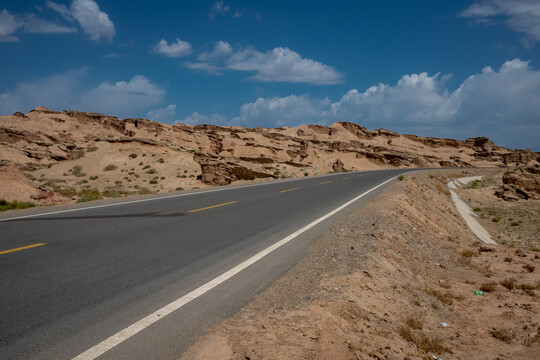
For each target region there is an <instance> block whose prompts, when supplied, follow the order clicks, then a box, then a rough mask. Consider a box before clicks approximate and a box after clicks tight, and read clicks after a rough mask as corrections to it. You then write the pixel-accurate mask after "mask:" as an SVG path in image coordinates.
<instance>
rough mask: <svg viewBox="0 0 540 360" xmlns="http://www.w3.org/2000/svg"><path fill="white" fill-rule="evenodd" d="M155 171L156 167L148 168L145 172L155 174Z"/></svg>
mask: <svg viewBox="0 0 540 360" xmlns="http://www.w3.org/2000/svg"><path fill="white" fill-rule="evenodd" d="M156 172H157V171H156V169H150V170H148V171H147V172H146V173H147V174H155V173H156Z"/></svg>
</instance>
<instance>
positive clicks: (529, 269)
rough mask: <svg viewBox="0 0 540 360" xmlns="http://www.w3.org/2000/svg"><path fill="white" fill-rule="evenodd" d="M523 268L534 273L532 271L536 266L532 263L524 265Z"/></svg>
mask: <svg viewBox="0 0 540 360" xmlns="http://www.w3.org/2000/svg"><path fill="white" fill-rule="evenodd" d="M523 268H524V269H525V270H527V271H528V272H530V273H532V272H533V271H534V270H535V269H536V267H534V266H533V265H531V264H527V265H523Z"/></svg>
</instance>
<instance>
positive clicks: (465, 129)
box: [232, 59, 540, 151]
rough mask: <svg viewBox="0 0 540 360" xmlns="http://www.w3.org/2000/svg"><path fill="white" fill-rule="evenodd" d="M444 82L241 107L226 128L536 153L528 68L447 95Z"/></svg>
mask: <svg viewBox="0 0 540 360" xmlns="http://www.w3.org/2000/svg"><path fill="white" fill-rule="evenodd" d="M449 77H450V76H449V75H446V76H442V77H441V76H440V75H439V74H434V75H431V76H430V75H429V74H427V73H420V74H408V75H403V76H402V77H401V79H399V80H398V81H397V83H395V84H394V85H390V84H378V85H374V86H371V87H369V88H367V89H366V90H364V91H359V90H357V89H351V90H349V91H347V92H346V93H345V94H344V95H343V96H342V97H341V99H339V100H338V101H335V102H331V101H329V100H328V99H323V100H318V99H314V98H311V97H310V96H308V95H303V96H296V95H291V96H287V97H281V98H266V99H265V98H259V99H257V100H256V101H255V102H252V103H246V104H244V105H242V106H241V108H240V114H239V116H237V117H236V118H234V119H233V121H232V123H235V124H241V125H244V126H251V127H253V126H257V125H263V126H266V127H274V126H276V127H279V126H283V125H291V126H296V125H300V124H308V123H321V124H326V125H330V124H332V123H333V122H336V121H351V122H356V123H358V124H360V125H363V126H366V127H368V128H371V129H375V128H387V129H390V130H394V131H398V132H400V133H409V134H416V135H422V136H435V137H451V138H459V139H465V138H467V137H475V136H488V137H490V138H491V139H493V140H494V141H495V143H496V144H498V145H502V146H507V147H516V148H532V149H534V150H536V151H539V150H540V138H539V137H538V134H540V120H539V117H538V114H540V71H539V70H535V69H533V68H532V67H531V66H530V65H529V62H528V61H522V60H520V59H514V60H509V61H506V62H505V63H503V64H502V65H501V66H500V67H499V68H498V69H497V70H493V69H492V68H491V67H489V66H486V67H485V68H484V69H483V70H482V71H481V72H480V73H478V74H474V75H471V76H469V77H468V78H467V79H465V80H464V81H463V82H462V83H461V84H460V86H459V87H458V88H457V89H455V90H453V91H450V89H448V87H447V86H446V81H447V80H448V78H449Z"/></svg>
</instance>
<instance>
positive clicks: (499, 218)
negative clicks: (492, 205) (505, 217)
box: [491, 216, 502, 223]
mask: <svg viewBox="0 0 540 360" xmlns="http://www.w3.org/2000/svg"><path fill="white" fill-rule="evenodd" d="M501 219H502V217H500V216H495V217H494V218H492V219H491V221H493V222H494V223H498V222H499V221H501Z"/></svg>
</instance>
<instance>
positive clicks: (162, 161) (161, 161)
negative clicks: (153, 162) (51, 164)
mask: <svg viewBox="0 0 540 360" xmlns="http://www.w3.org/2000/svg"><path fill="white" fill-rule="evenodd" d="M157 162H158V163H160V164H163V163H164V162H165V160H163V158H161V159H159V160H158V161H157Z"/></svg>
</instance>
